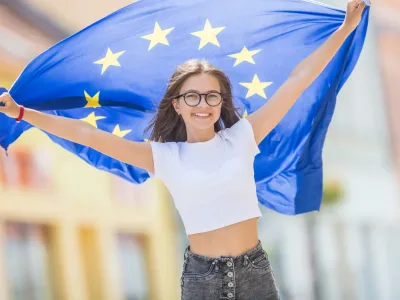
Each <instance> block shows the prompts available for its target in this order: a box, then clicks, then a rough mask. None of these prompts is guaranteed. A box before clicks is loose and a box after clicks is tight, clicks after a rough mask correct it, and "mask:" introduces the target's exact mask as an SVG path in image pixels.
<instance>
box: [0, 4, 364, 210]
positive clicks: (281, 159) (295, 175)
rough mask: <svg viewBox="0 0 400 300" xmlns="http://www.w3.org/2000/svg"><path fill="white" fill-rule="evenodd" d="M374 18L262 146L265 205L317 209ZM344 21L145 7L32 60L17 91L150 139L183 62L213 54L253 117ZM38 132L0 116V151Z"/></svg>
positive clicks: (233, 9)
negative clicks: (341, 105)
mask: <svg viewBox="0 0 400 300" xmlns="http://www.w3.org/2000/svg"><path fill="white" fill-rule="evenodd" d="M368 14H369V9H368V8H367V9H366V10H365V12H364V15H363V19H362V21H361V23H360V25H359V26H358V28H357V29H356V30H355V31H354V32H353V33H352V34H351V36H349V38H348V39H347V40H346V42H345V43H344V44H343V46H342V47H341V49H340V50H339V51H338V53H337V55H336V56H335V57H334V59H333V60H332V61H331V63H330V64H329V65H328V66H327V67H326V69H325V70H324V71H323V72H322V74H321V75H320V76H319V77H318V78H317V80H315V82H314V83H313V84H312V85H311V86H310V87H309V88H308V89H307V90H306V91H305V92H304V93H303V94H302V96H301V97H300V98H299V99H298V101H297V102H296V104H295V105H294V107H293V108H292V109H291V110H290V111H289V112H288V114H287V115H286V116H285V117H284V119H283V120H282V121H281V122H280V123H279V125H278V126H277V127H276V128H275V129H274V130H273V131H272V132H271V133H270V134H269V135H268V136H267V137H266V138H265V140H264V141H262V142H261V144H260V145H259V147H260V149H261V154H259V155H258V156H257V157H256V159H255V178H256V181H257V191H258V197H259V201H260V203H262V204H263V205H265V206H267V207H269V208H271V209H274V210H276V211H278V212H281V213H284V214H299V213H304V212H309V211H313V210H319V208H320V204H321V197H322V157H321V153H322V147H323V144H324V139H325V135H326V132H327V129H328V126H329V123H330V121H331V117H332V114H333V112H334V108H335V101H336V96H337V94H338V92H339V90H340V89H341V87H342V86H343V84H344V83H345V81H346V80H347V78H348V77H349V75H350V73H351V72H352V70H353V68H354V66H355V64H356V61H357V59H358V57H359V55H360V52H361V50H362V46H363V43H364V39H365V35H366V30H367V24H368ZM344 18H345V11H342V10H339V9H335V8H332V7H329V6H327V5H324V4H321V3H317V2H314V1H305V0H268V1H264V0H253V1H251V2H249V1H247V0H235V1H232V0H219V1H204V0H191V1H178V0H166V1H156V0H142V1H139V2H136V3H134V4H131V5H129V6H127V7H125V8H123V9H121V10H119V11H116V12H114V13H113V14H111V15H109V16H107V17H105V18H104V19H102V20H100V21H98V22H96V23H94V24H93V25H91V26H89V27H87V28H85V29H84V30H82V31H80V32H78V33H76V34H74V35H72V36H71V37H69V38H67V39H65V40H63V41H61V42H60V43H58V44H56V45H55V46H53V47H52V48H50V49H49V50H47V51H46V52H44V53H43V54H42V55H40V56H39V57H37V58H36V59H34V60H33V61H32V62H31V63H30V64H29V65H28V66H27V67H26V69H25V70H24V71H23V72H22V74H21V75H20V77H19V78H18V79H17V81H16V82H15V84H14V85H13V86H12V88H11V91H10V93H11V95H12V96H13V97H14V99H16V101H17V102H18V103H19V104H22V105H24V106H26V107H29V108H33V109H37V110H40V111H43V112H46V113H49V114H54V115H61V116H65V117H69V118H75V119H81V120H84V121H86V122H88V123H90V124H92V125H93V126H95V127H97V128H99V129H101V130H105V131H108V132H112V133H114V134H115V135H118V136H120V137H121V138H125V139H130V140H135V141H145V140H146V139H147V138H148V136H146V135H144V133H143V130H144V128H145V127H146V125H147V124H148V123H149V122H150V120H151V119H152V117H153V116H154V114H155V113H156V110H157V106H158V104H159V102H160V100H161V99H162V96H163V94H164V92H165V91H166V84H167V82H168V80H169V78H170V76H171V75H172V73H173V72H174V71H175V69H176V67H177V66H178V65H179V64H181V63H183V62H184V61H186V60H188V59H192V58H205V59H207V60H209V61H210V62H211V63H212V64H214V65H215V66H216V67H218V68H220V69H222V70H223V71H225V72H226V73H227V74H228V76H229V77H230V79H231V82H232V84H233V95H234V97H235V105H236V106H237V107H239V108H240V111H241V113H242V116H243V117H245V115H246V114H250V113H252V112H254V111H255V110H257V109H258V108H260V107H261V106H262V105H263V104H264V103H266V101H268V99H270V97H271V96H272V95H273V94H274V92H275V91H276V90H277V89H278V88H279V86H280V85H281V84H282V83H283V82H284V81H285V80H286V78H287V76H288V75H289V74H290V72H291V71H292V70H293V69H294V68H295V66H296V65H297V64H298V63H300V62H301V61H302V60H303V59H304V58H305V57H307V56H308V55H309V54H310V53H311V52H313V51H314V50H316V49H317V48H318V47H319V46H320V45H321V44H322V43H324V42H325V40H326V39H327V38H328V37H329V36H330V35H331V34H332V33H333V32H334V31H335V30H337V29H338V28H339V27H340V25H341V24H342V22H343V21H344ZM265 117H266V118H268V116H265ZM30 126H31V125H29V124H28V123H26V122H21V123H16V122H15V121H14V120H12V119H9V118H7V117H6V116H4V115H0V144H1V146H2V147H3V148H5V149H7V147H8V146H9V145H10V144H11V143H12V142H14V141H15V140H16V139H17V138H18V137H19V136H20V134H21V133H22V132H24V131H26V130H27V129H29V128H30ZM50 138H51V139H52V140H53V141H54V142H56V143H57V144H60V145H61V146H62V147H64V148H65V149H67V150H68V151H70V152H72V153H74V154H76V155H78V156H79V157H81V158H82V159H83V160H85V161H86V162H87V163H89V164H91V165H93V166H94V167H96V168H98V169H101V170H105V171H108V172H110V173H113V174H116V175H118V176H121V177H123V178H125V179H127V180H129V181H131V182H134V183H142V182H144V181H145V180H147V179H148V178H149V174H148V173H147V172H146V171H145V170H143V169H139V168H137V167H134V166H131V165H127V164H124V163H121V162H119V161H116V160H114V159H112V158H110V157H107V156H105V155H103V154H101V153H99V152H97V151H95V150H93V149H90V148H88V147H84V146H82V145H78V144H75V143H71V142H68V141H65V140H63V139H60V138H58V137H55V136H52V135H50Z"/></svg>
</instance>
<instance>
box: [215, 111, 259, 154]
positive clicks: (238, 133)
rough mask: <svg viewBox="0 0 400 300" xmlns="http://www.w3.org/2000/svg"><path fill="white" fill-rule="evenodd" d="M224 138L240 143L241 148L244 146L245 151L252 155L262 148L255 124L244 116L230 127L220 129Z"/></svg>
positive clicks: (236, 143)
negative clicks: (255, 132) (254, 127)
mask: <svg viewBox="0 0 400 300" xmlns="http://www.w3.org/2000/svg"><path fill="white" fill-rule="evenodd" d="M220 132H221V135H222V136H223V138H224V139H226V140H230V141H232V142H234V143H235V145H239V146H240V148H242V147H244V149H245V151H247V152H249V153H251V155H257V154H258V153H260V149H259V147H258V144H257V142H256V140H255V136H254V131H253V126H252V125H251V123H250V122H249V120H247V119H246V118H242V119H240V120H239V121H237V122H236V123H235V124H233V125H232V126H231V127H229V128H225V129H223V130H221V131H220Z"/></svg>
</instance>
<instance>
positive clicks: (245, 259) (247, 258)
mask: <svg viewBox="0 0 400 300" xmlns="http://www.w3.org/2000/svg"><path fill="white" fill-rule="evenodd" d="M243 264H244V265H245V266H246V267H247V265H248V264H249V257H248V256H247V254H246V255H245V256H244V262H243Z"/></svg>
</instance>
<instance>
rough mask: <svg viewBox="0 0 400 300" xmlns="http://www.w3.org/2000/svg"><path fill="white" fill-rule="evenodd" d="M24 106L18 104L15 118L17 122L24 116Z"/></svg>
mask: <svg viewBox="0 0 400 300" xmlns="http://www.w3.org/2000/svg"><path fill="white" fill-rule="evenodd" d="M24 114H25V107H24V106H22V105H19V106H18V116H17V117H16V118H15V120H16V121H17V122H20V121H21V120H22V119H23V118H24Z"/></svg>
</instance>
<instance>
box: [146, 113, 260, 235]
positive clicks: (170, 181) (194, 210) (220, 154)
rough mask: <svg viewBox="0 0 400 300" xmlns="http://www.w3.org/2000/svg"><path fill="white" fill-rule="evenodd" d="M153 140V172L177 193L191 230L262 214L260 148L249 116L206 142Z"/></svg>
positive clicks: (188, 232) (176, 196)
mask: <svg viewBox="0 0 400 300" xmlns="http://www.w3.org/2000/svg"><path fill="white" fill-rule="evenodd" d="M150 143H151V147H152V151H153V160H154V174H150V176H151V177H156V178H160V179H161V180H162V181H163V182H164V184H165V185H166V187H167V189H168V190H169V192H170V193H171V195H172V198H173V200H174V203H175V207H176V209H177V210H178V212H179V214H180V216H181V218H182V221H183V224H184V226H185V230H186V234H188V235H190V234H195V233H200V232H206V231H211V230H214V229H218V228H222V227H225V226H228V225H231V224H234V223H238V222H241V221H244V220H247V219H251V218H254V217H261V211H260V208H259V206H258V205H259V204H258V199H257V193H256V184H255V179H254V157H255V156H256V155H257V154H258V153H260V150H259V148H258V146H257V143H256V141H255V139H254V133H253V129H252V126H251V124H250V123H249V121H248V120H247V119H246V118H243V119H240V120H239V121H238V122H237V123H235V124H234V125H233V126H231V127H230V128H226V129H223V130H221V131H219V132H218V133H216V134H215V136H214V137H213V138H212V139H211V140H209V141H206V142H197V143H188V142H167V143H159V142H150Z"/></svg>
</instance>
